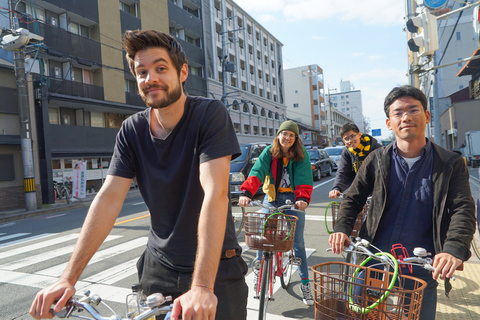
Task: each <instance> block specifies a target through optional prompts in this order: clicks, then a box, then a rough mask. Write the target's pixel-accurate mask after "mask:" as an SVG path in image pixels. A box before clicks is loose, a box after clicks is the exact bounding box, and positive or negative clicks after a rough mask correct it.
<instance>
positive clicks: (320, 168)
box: [307, 148, 335, 181]
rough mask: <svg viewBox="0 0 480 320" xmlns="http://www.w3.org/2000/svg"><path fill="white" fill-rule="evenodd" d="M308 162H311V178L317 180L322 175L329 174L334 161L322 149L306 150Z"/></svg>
mask: <svg viewBox="0 0 480 320" xmlns="http://www.w3.org/2000/svg"><path fill="white" fill-rule="evenodd" d="M307 152H308V156H309V157H310V162H311V163H312V174H313V180H315V181H318V180H320V178H321V177H322V176H331V175H332V171H333V167H334V166H335V161H333V159H332V158H330V156H329V155H328V153H327V152H326V151H325V150H324V149H316V148H313V149H310V150H307Z"/></svg>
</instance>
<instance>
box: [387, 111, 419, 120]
mask: <svg viewBox="0 0 480 320" xmlns="http://www.w3.org/2000/svg"><path fill="white" fill-rule="evenodd" d="M421 112H422V109H421V108H412V109H408V110H407V111H401V110H400V111H395V112H394V113H392V114H391V115H390V117H393V118H396V119H403V117H404V116H405V115H406V114H408V115H409V116H418V115H419V114H420V113H421Z"/></svg>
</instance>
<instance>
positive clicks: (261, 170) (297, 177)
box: [239, 120, 313, 305]
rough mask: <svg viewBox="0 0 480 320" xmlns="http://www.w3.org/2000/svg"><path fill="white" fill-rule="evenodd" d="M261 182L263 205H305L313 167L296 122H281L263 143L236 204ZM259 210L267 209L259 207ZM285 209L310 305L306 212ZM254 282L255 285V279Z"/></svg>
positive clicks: (243, 202)
mask: <svg viewBox="0 0 480 320" xmlns="http://www.w3.org/2000/svg"><path fill="white" fill-rule="evenodd" d="M262 183H263V190H264V192H265V199H264V201H263V203H264V205H269V204H270V205H273V206H275V207H278V206H281V205H284V204H285V202H286V201H287V200H290V201H292V203H295V207H297V208H298V209H300V210H303V211H304V210H305V209H306V208H307V206H308V203H309V202H310V199H311V194H312V191H313V176H312V167H311V164H310V158H309V157H308V153H307V151H306V150H305V147H304V146H303V144H302V141H301V140H300V138H299V130H298V126H297V124H296V123H295V122H293V121H291V120H288V121H285V122H283V123H282V124H281V125H280V128H279V129H278V131H277V136H276V137H275V139H274V140H273V143H272V145H270V146H268V147H266V148H265V150H263V152H262V154H260V157H259V158H258V160H257V161H256V162H255V164H254V166H253V168H252V170H251V171H250V175H249V176H248V178H247V180H245V182H244V183H243V184H242V186H241V188H240V190H241V191H242V195H241V196H240V198H239V205H240V206H248V204H249V203H250V201H251V199H252V197H253V196H254V195H255V193H256V192H257V190H258V188H259V187H260V186H261V185H262ZM262 212H268V211H267V210H265V209H262ZM285 213H286V214H289V215H294V216H296V217H297V218H298V220H297V227H296V231H295V239H294V243H293V251H294V253H295V256H296V257H298V258H301V259H302V264H301V265H300V266H299V268H298V271H299V274H300V277H301V279H302V285H301V291H302V296H303V302H304V303H305V304H307V305H313V297H312V292H311V288H310V283H309V279H308V266H307V254H306V251H305V241H304V237H303V230H304V228H305V214H302V213H299V212H296V211H292V210H286V212H285ZM259 258H260V254H259V253H258V252H257V259H259ZM254 283H255V285H256V284H257V281H255V282H254Z"/></svg>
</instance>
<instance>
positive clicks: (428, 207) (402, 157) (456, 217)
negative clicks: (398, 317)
mask: <svg viewBox="0 0 480 320" xmlns="http://www.w3.org/2000/svg"><path fill="white" fill-rule="evenodd" d="M384 108H385V114H386V116H387V120H386V123H387V128H388V129H389V130H392V131H393V132H394V133H395V137H396V140H395V141H394V142H393V143H391V144H390V145H388V146H386V147H382V148H379V149H377V150H375V151H373V152H372V153H371V154H370V156H369V157H368V158H367V159H366V160H365V162H364V163H363V165H362V167H361V168H360V171H359V172H358V173H357V176H356V178H355V180H354V181H353V183H352V185H351V187H350V189H349V190H348V192H347V193H346V194H345V196H344V199H343V201H342V205H341V207H340V213H339V217H338V220H337V223H336V224H335V228H334V233H332V234H331V235H330V239H329V242H330V245H331V247H332V251H333V252H334V253H341V252H342V251H343V247H344V246H345V245H348V244H349V243H350V240H349V238H348V235H349V234H350V232H351V231H352V228H353V224H354V222H355V220H356V217H357V213H358V212H360V210H361V209H362V207H363V205H364V204H365V202H366V200H367V197H368V196H369V195H370V194H371V195H372V199H371V202H370V207H369V211H368V215H367V219H366V221H365V222H364V224H363V226H362V228H361V230H360V234H359V236H360V237H361V238H363V239H367V240H369V241H370V242H371V243H372V244H373V245H375V246H376V247H378V248H379V249H380V250H382V251H386V252H394V253H395V250H392V249H393V248H392V246H393V245H395V246H396V247H397V244H401V245H402V246H403V247H404V248H405V249H406V250H407V252H408V254H409V255H410V256H413V249H414V248H415V247H423V248H425V249H427V251H428V252H430V253H431V254H432V256H433V258H434V260H433V267H435V271H434V272H433V273H430V272H429V271H427V270H425V269H423V268H421V267H414V268H413V271H410V270H408V268H402V272H403V273H404V274H409V275H413V276H414V277H417V278H421V279H423V280H424V281H426V282H427V287H426V289H425V291H424V294H423V301H422V309H421V313H420V319H421V320H425V319H435V313H436V305H437V286H438V283H437V279H438V278H440V279H445V289H446V293H448V291H449V289H450V288H451V285H450V284H449V278H451V277H452V276H453V273H454V272H455V270H456V269H457V268H458V267H459V266H460V265H461V264H462V263H463V262H464V261H467V260H468V259H469V258H470V256H471V253H470V244H471V241H472V238H473V234H474V233H475V223H476V221H475V203H474V201H473V198H472V194H471V191H470V185H469V182H468V180H469V173H468V170H467V167H466V164H465V161H464V160H463V158H462V157H461V156H460V155H458V154H457V153H455V152H452V151H450V150H446V149H444V148H442V147H440V146H438V145H436V144H435V143H433V142H431V141H430V140H429V139H427V138H426V136H425V127H426V125H427V123H430V120H431V115H430V112H429V111H428V110H427V98H426V97H425V95H424V94H423V92H421V91H420V90H419V89H417V88H415V87H412V86H402V87H397V88H394V89H393V90H392V91H391V92H390V93H389V94H388V95H387V97H386V98H385V102H384ZM407 289H408V287H407Z"/></svg>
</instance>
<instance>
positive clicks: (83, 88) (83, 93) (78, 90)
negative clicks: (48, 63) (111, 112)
mask: <svg viewBox="0 0 480 320" xmlns="http://www.w3.org/2000/svg"><path fill="white" fill-rule="evenodd" d="M49 92H50V93H58V94H64V95H67V96H75V97H82V98H89V99H95V100H104V94H103V87H99V86H94V85H91V84H85V83H81V82H76V81H70V80H64V79H56V78H51V77H50V89H49Z"/></svg>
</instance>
